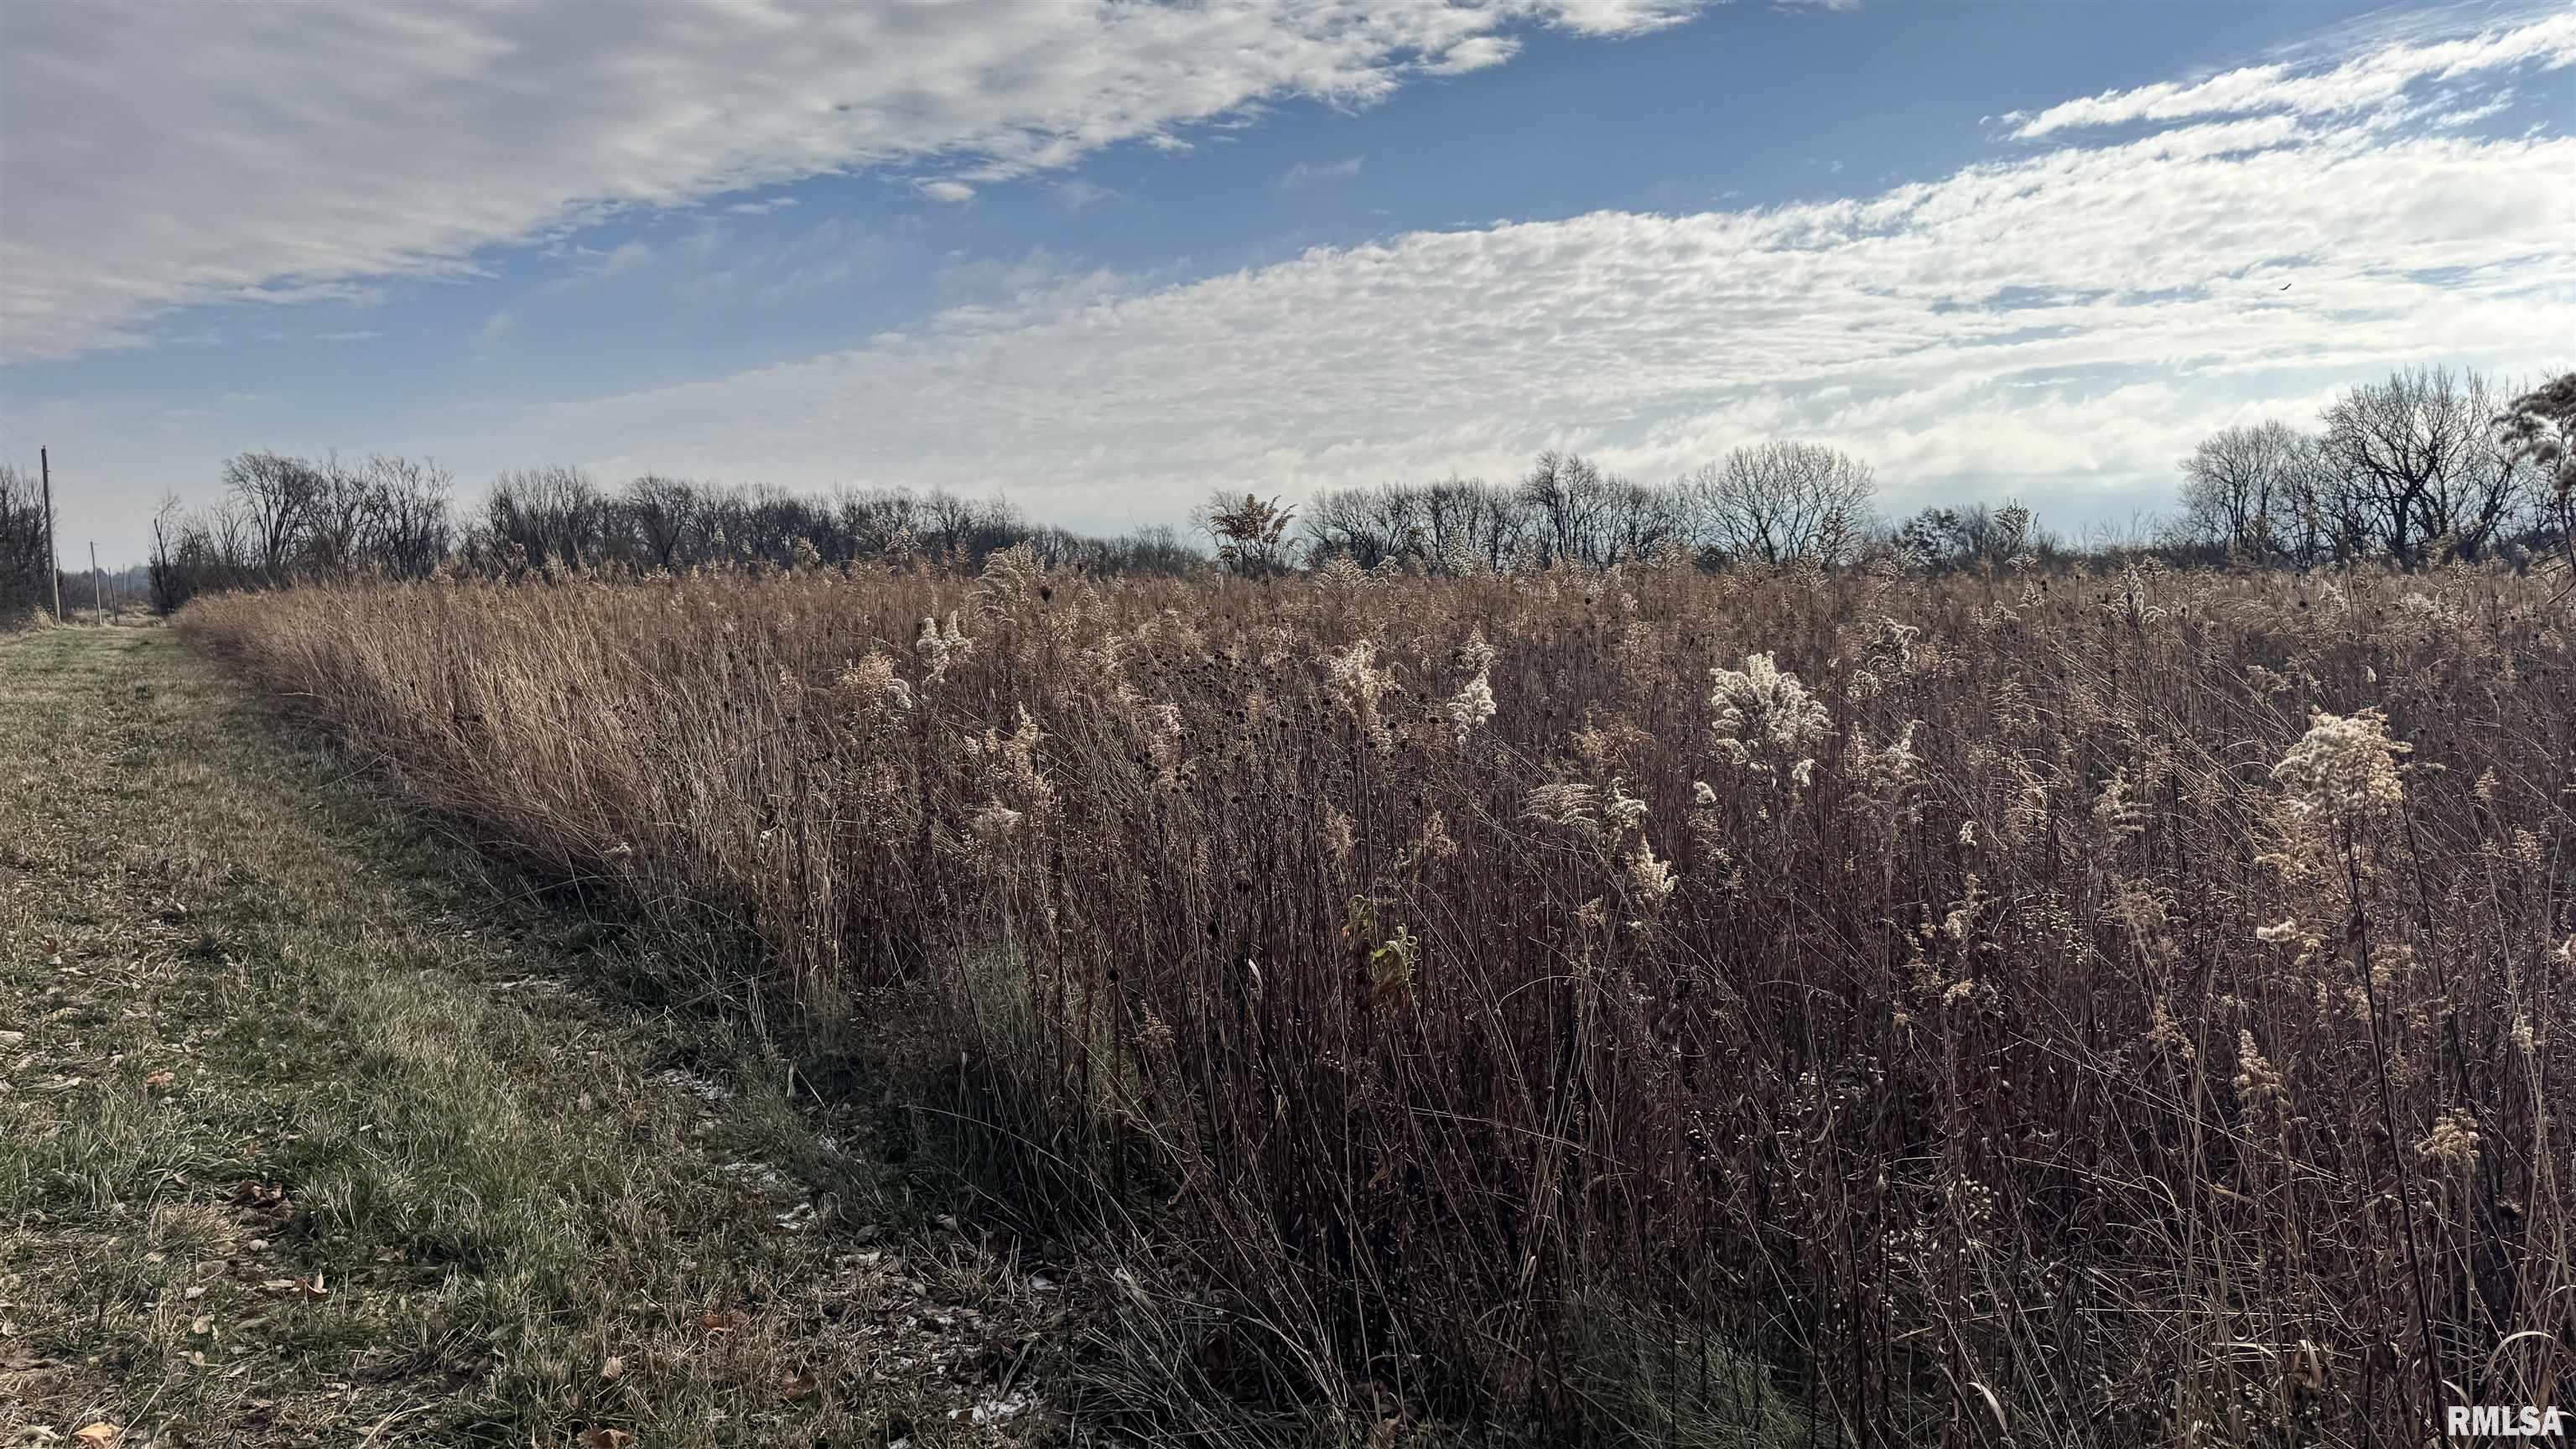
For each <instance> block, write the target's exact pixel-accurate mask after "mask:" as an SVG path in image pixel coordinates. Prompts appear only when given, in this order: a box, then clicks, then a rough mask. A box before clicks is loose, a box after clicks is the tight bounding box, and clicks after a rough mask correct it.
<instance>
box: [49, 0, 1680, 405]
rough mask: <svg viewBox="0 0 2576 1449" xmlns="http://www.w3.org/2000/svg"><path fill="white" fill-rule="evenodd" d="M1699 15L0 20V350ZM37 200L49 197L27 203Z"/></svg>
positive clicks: (1630, 8) (821, 5)
mask: <svg viewBox="0 0 2576 1449" xmlns="http://www.w3.org/2000/svg"><path fill="white" fill-rule="evenodd" d="M1699 3H1700V0H1500V3H1485V4H1471V3H1452V0H1383V3H1377V4H1372V5H1370V6H1367V7H1365V8H1364V9H1359V8H1354V7H1351V6H1349V5H1347V4H1344V3H1342V0H1199V3H1191V4H1162V3H1122V0H1074V3H1066V0H874V3H868V4H861V5H853V4H844V3H837V0H620V3H619V4H618V5H616V6H615V7H614V9H613V12H611V11H607V10H601V9H598V8H595V7H590V6H577V5H562V4H556V3H550V0H413V3H405V4H399V5H397V4H391V3H385V4H375V3H370V4H349V5H341V4H299V3H273V0H255V3H238V4H204V3H186V0H78V3H57V4H44V3H38V4H27V5H12V6H9V7H7V8H6V9H5V10H0V67H5V81H6V83H5V84H0V135H5V136H6V137H7V138H8V140H7V142H6V147H7V150H6V168H7V176H8V184H9V191H10V194H11V197H12V204H11V205H10V206H8V207H7V208H5V209H0V356H6V357H7V358H10V359H12V360H20V359H28V358H45V357H62V356H68V355H73V354H77V353H80V352H83V351H87V350H91V349H95V348H99V347H103V346H113V345H117V344H120V343H132V342H135V341H137V340H139V339H140V338H141V336H142V332H143V329H144V328H145V327H146V326H147V325H148V324H149V322H150V321H151V319H152V318H154V317H155V316H157V315H160V314H162V313H165V312H167V311H169V310H171V309H173V308H176V307H180V306H184V305H187V304H191V303H198V302H207V301H220V300H234V301H267V302H291V301H296V300H306V299H310V298H312V297H314V296H317V295H332V294H336V293H339V292H343V291H345V290H346V289H347V288H348V287H349V286H350V284H352V283H353V281H355V280H356V279H363V278H375V277H383V276H390V275H438V274H441V273H454V272H457V271H460V270H464V269H468V268H470V267H471V266H472V264H473V261H472V259H473V257H474V255H475V253H476V252H477V251H478V250H479V249H482V248H486V247H490V246H494V245H497V244H502V243H508V242H513V241H521V240H525V239H528V238H531V237H536V236H542V235H546V234H549V233H552V232H557V231H562V230H565V229H569V228H573V227H576V226H578V225H580V224H582V223H584V222H586V221H592V220H596V219H597V218H598V217H600V216H601V215H602V214H604V213H605V212H606V211H608V210H610V209H613V208H616V207H619V206H633V205H647V206H672V205H681V204H686V203H691V202H695V201H698V200H700V199H703V198H708V197H713V196H716V195H719V194H722V193H725V192H729V191H734V190H737V189H741V188H744V187H749V186H754V185H759V184H764V183H771V182H778V181H785V180H790V179H794V178H799V177H805V176H812V175H816V174H821V173H826V172H835V171H860V170H871V169H874V170H888V169H891V170H897V171H903V172H906V173H908V174H909V175H910V178H911V179H912V180H914V181H915V182H917V183H918V184H919V185H920V187H921V190H922V193H923V194H925V195H927V196H929V197H931V198H934V199H938V200H947V201H960V200H964V199H966V198H967V197H968V196H971V195H972V194H973V187H974V185H975V184H976V183H978V182H988V181H994V180H1000V179H1006V178H1009V177H1012V176H1017V175H1023V174H1027V173H1029V172H1031V171H1036V170H1044V169H1048V168H1053V167H1060V166H1064V165H1067V164H1069V163H1071V162H1073V161H1075V160H1077V159H1079V158H1080V157H1082V156H1084V155H1086V154H1088V153H1090V152H1092V151H1094V150H1097V149H1099V148H1101V147H1104V146H1108V145H1112V144H1114V143H1117V142H1121V141H1129V140H1144V141H1148V142H1155V141H1160V142H1166V143H1177V142H1178V141H1179V138H1178V137H1175V136H1173V135H1172V134H1171V133H1172V131H1173V130H1174V129H1176V128H1181V127H1186V126H1187V125H1189V124H1190V123H1192V122H1197V121H1204V120H1208V119H1211V118H1215V117H1220V116H1225V115H1229V114H1233V113H1236V112H1239V111H1241V110H1242V109H1243V108H1245V107H1247V106H1251V105H1256V104H1259V103H1262V102H1264V101H1271V100H1277V99H1281V98H1287V97H1312V98H1318V99H1323V100H1327V101H1331V102H1334V103H1339V104H1365V103H1367V102H1369V101H1373V100H1376V99H1379V98H1381V97H1383V96H1385V95H1387V94H1388V93H1390V92H1391V91H1393V90H1394V89H1395V88H1397V87H1398V86H1400V85H1401V84H1403V83H1404V81H1405V80H1406V79H1407V78H1408V77H1410V76H1413V75H1417V74H1424V73H1440V74H1447V73H1454V72H1456V71H1458V70H1462V69H1473V68H1475V67H1478V66H1482V65H1488V64H1493V63H1496V62H1498V61H1499V60H1501V59H1502V58H1504V57H1507V56H1508V55H1509V54H1510V48H1511V47H1510V39H1509V36H1508V35H1507V34H1505V32H1506V31H1508V30H1510V29H1512V28H1515V27H1525V26H1529V25H1549V26H1556V27H1560V28H1563V29H1567V30H1571V31H1575V32H1579V33H1583V34H1595V35H1625V34H1635V33H1638V32H1642V31H1647V30H1653V29H1656V28H1659V27H1662V26H1665V25H1669V24H1672V23H1675V22H1677V21H1679V20H1682V19H1685V18H1687V17H1688V16H1689V15H1690V14H1691V13H1693V12H1694V11H1695V10H1696V8H1697V6H1698V4H1699ZM39 202H40V203H41V204H38V203H39Z"/></svg>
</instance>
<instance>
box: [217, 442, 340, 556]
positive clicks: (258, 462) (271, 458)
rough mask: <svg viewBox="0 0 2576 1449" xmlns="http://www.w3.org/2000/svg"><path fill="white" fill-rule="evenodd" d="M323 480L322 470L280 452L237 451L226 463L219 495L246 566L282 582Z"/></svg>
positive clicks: (307, 526) (308, 525) (310, 521)
mask: <svg viewBox="0 0 2576 1449" xmlns="http://www.w3.org/2000/svg"><path fill="white" fill-rule="evenodd" d="M325 486H326V481H325V479H324V477H323V474H322V470H320V469H319V468H316V467H315V466H313V465H312V464H311V463H308V462H306V461H305V460H303V459H302V458H290V457H287V456H286V455H284V454H282V453H242V454H239V455H237V456H235V457H232V458H229V459H227V460H225V463H224V491H225V493H227V494H228V495H230V501H231V503H232V506H233V510H234V516H233V517H231V518H230V519H228V520H226V521H227V522H229V523H230V524H231V525H232V526H233V527H235V528H237V529H238V530H239V531H240V541H241V543H242V544H243V545H244V546H245V547H246V548H247V551H248V554H249V558H248V564H249V566H250V567H251V568H252V569H253V570H255V571H256V572H257V573H258V574H259V576H260V578H261V580H262V581H263V582H265V583H268V584H270V585H272V586H275V585H280V584H284V583H286V582H287V577H288V574H289V572H290V571H291V569H292V568H293V565H294V563H295V561H296V556H297V554H298V553H299V552H300V551H301V550H302V547H303V545H304V543H305V541H306V538H307V533H308V530H309V529H310V528H311V527H312V525H313V521H314V517H315V513H316V511H317V509H318V507H319V505H320V500H321V496H322V493H323V491H324V488H325Z"/></svg>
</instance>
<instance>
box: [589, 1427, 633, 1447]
mask: <svg viewBox="0 0 2576 1449" xmlns="http://www.w3.org/2000/svg"><path fill="white" fill-rule="evenodd" d="M634 1442H635V1436H634V1435H632V1434H629V1433H627V1432H626V1431H625V1430H623V1429H584V1430H582V1431H581V1446H582V1449H626V1446H627V1445H629V1444H632V1443H634Z"/></svg>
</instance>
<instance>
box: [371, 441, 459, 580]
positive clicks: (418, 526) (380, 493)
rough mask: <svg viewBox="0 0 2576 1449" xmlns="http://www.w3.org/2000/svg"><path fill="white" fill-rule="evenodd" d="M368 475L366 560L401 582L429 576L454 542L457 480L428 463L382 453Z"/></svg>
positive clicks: (374, 461)
mask: <svg viewBox="0 0 2576 1449" xmlns="http://www.w3.org/2000/svg"><path fill="white" fill-rule="evenodd" d="M366 476H367V491H368V502H369V510H370V512H369V518H368V533H367V539H366V549H367V552H368V555H369V556H370V557H371V558H372V559H373V560H374V561H375V562H376V563H378V564H381V565H382V566H383V567H385V568H386V569H389V570H391V571H392V572H393V573H395V574H397V575H400V576H401V577H404V578H425V577H427V576H428V575H429V574H430V572H431V571H433V570H435V569H436V568H437V567H438V565H439V564H440V562H441V561H443V560H444V559H445V558H446V557H447V552H448V549H449V547H450V546H451V545H452V544H453V542H454V535H455V529H454V525H453V523H452V522H451V521H450V519H449V516H448V511H447V509H448V503H447V499H448V495H449V494H450V493H451V492H453V491H454V489H455V486H456V480H455V478H454V477H453V476H452V475H451V474H449V473H448V471H447V470H446V469H444V468H441V467H439V466H438V464H436V463H434V462H432V461H430V460H429V459H426V458H417V459H415V458H400V457H393V456H389V455H386V454H381V453H380V454H377V455H376V456H374V457H371V458H369V459H368V460H367V463H366Z"/></svg>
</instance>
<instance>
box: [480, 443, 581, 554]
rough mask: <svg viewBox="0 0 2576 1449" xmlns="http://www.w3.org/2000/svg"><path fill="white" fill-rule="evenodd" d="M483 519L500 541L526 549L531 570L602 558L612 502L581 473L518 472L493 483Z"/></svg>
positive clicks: (556, 469)
mask: <svg viewBox="0 0 2576 1449" xmlns="http://www.w3.org/2000/svg"><path fill="white" fill-rule="evenodd" d="M483 519H484V525H485V527H487V528H488V529H489V530H490V531H491V533H492V536H493V537H494V539H495V540H496V541H498V542H499V543H501V544H502V545H503V546H505V547H507V546H510V545H516V546H517V547H518V548H519V549H521V550H524V551H525V556H526V560H527V562H528V563H529V564H530V565H532V566H543V565H545V564H549V563H554V564H565V565H570V564H576V563H580V562H583V561H585V560H596V559H597V558H598V556H599V554H600V545H601V543H602V542H603V541H604V540H605V538H606V534H607V524H608V503H607V499H606V498H605V497H604V496H603V495H602V494H601V493H600V491H599V485H598V484H596V483H593V482H592V481H591V480H590V475H589V474H587V473H584V472H582V471H581V470H580V469H578V468H563V467H546V468H514V469H511V470H509V471H507V472H504V473H502V474H501V475H500V476H499V477H497V478H495V479H493V480H492V492H491V495H490V496H489V497H488V498H486V499H485V500H484V503H483Z"/></svg>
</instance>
